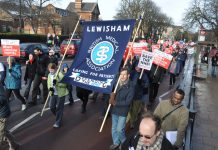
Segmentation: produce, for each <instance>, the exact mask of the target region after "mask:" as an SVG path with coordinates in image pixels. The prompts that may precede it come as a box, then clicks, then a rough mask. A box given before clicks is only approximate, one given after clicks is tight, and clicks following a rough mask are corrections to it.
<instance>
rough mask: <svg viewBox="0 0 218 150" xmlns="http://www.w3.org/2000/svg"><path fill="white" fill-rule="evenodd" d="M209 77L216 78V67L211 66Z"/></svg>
mask: <svg viewBox="0 0 218 150" xmlns="http://www.w3.org/2000/svg"><path fill="white" fill-rule="evenodd" d="M211 76H212V77H216V66H212V68H211Z"/></svg>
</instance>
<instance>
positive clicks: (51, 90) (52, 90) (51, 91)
mask: <svg viewBox="0 0 218 150" xmlns="http://www.w3.org/2000/svg"><path fill="white" fill-rule="evenodd" d="M49 91H50V93H51V96H53V95H54V88H53V87H50V88H49Z"/></svg>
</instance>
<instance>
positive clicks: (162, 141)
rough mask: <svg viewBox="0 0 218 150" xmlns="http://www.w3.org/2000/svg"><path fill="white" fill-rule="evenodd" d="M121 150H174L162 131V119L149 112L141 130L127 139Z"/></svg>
mask: <svg viewBox="0 0 218 150" xmlns="http://www.w3.org/2000/svg"><path fill="white" fill-rule="evenodd" d="M121 150H174V148H173V146H172V144H171V143H170V142H169V141H168V140H167V138H166V137H165V135H164V132H163V131H162V129H161V119H160V117H158V116H156V115H153V114H152V113H150V112H147V113H145V114H144V115H143V117H142V120H141V122H140V125H139V130H138V131H137V132H136V133H133V134H132V135H130V136H129V138H127V139H126V141H125V142H124V143H123V145H122V146H121Z"/></svg>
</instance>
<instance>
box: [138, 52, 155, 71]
mask: <svg viewBox="0 0 218 150" xmlns="http://www.w3.org/2000/svg"><path fill="white" fill-rule="evenodd" d="M153 59H154V57H153V53H152V52H149V51H142V54H141V57H140V59H139V64H138V67H139V68H142V69H145V70H151V66H152V62H153Z"/></svg>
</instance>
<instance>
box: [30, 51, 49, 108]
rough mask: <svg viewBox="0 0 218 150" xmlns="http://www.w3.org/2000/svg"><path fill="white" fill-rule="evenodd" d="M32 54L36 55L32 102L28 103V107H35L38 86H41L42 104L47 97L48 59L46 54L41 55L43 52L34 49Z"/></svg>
mask: <svg viewBox="0 0 218 150" xmlns="http://www.w3.org/2000/svg"><path fill="white" fill-rule="evenodd" d="M34 53H35V55H36V62H37V67H36V74H35V78H34V81H33V90H32V101H31V102H29V104H30V105H36V104H37V103H36V101H37V94H38V88H39V87H40V84H41V83H42V86H43V90H42V91H43V100H42V103H45V101H46V99H47V96H48V88H47V74H48V71H47V67H48V63H49V58H48V56H47V55H46V54H43V52H42V51H41V50H40V49H35V50H34Z"/></svg>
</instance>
